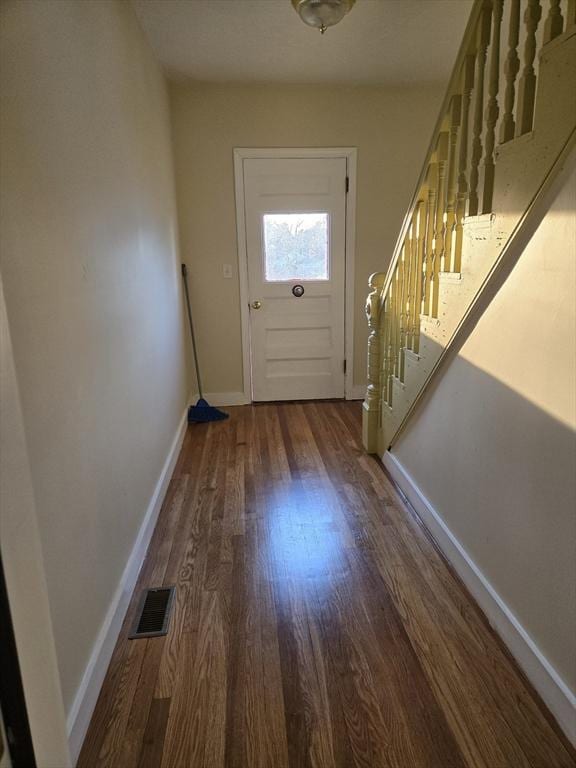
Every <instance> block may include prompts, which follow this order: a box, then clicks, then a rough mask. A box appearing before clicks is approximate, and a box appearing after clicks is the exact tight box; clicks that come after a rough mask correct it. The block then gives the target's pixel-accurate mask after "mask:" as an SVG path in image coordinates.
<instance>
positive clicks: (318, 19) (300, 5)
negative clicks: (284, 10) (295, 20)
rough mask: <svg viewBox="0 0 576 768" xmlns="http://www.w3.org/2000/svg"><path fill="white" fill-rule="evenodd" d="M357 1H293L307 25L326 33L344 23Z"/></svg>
mask: <svg viewBox="0 0 576 768" xmlns="http://www.w3.org/2000/svg"><path fill="white" fill-rule="evenodd" d="M355 2H356V0H292V5H293V6H294V8H295V9H296V11H297V12H298V15H299V16H300V18H301V19H302V21H303V22H304V23H305V24H308V26H310V27H316V28H317V29H319V30H320V31H321V32H324V31H325V30H326V29H327V28H328V27H333V26H334V24H338V22H339V21H342V19H343V18H344V16H346V14H347V13H348V11H349V10H350V8H352V6H353V5H354V3H355Z"/></svg>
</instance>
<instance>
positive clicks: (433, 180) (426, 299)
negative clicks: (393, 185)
mask: <svg viewBox="0 0 576 768" xmlns="http://www.w3.org/2000/svg"><path fill="white" fill-rule="evenodd" d="M426 178H427V183H428V197H427V201H426V235H425V238H426V241H425V248H424V260H425V263H424V267H423V272H424V287H423V291H422V293H423V296H422V314H423V315H430V314H431V308H432V301H431V294H432V270H433V258H434V253H433V250H434V221H435V219H434V217H435V215H436V190H437V188H438V164H437V163H436V162H433V163H430V165H429V166H428V175H427V177H426Z"/></svg>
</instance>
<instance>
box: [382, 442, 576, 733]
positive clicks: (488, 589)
mask: <svg viewBox="0 0 576 768" xmlns="http://www.w3.org/2000/svg"><path fill="white" fill-rule="evenodd" d="M382 461H383V463H384V466H385V467H386V469H387V470H388V471H389V472H390V474H391V475H392V477H393V479H394V480H395V481H396V482H397V483H398V486H399V487H400V489H401V490H402V492H403V493H404V494H405V495H406V498H407V499H408V501H409V502H410V504H412V506H413V507H414V509H415V510H416V512H417V513H418V515H419V516H420V517H421V518H422V521H423V522H424V523H425V525H426V527H427V528H428V530H429V531H430V533H431V534H432V536H433V537H434V539H435V540H436V542H437V544H438V545H439V547H440V549H441V550H442V552H443V553H444V555H445V556H446V558H447V559H448V560H449V562H450V563H451V565H452V566H453V567H454V570H455V571H456V572H457V574H458V575H459V576H460V578H461V579H462V581H463V582H464V584H465V585H466V587H467V588H468V590H469V591H470V593H471V594H472V595H473V597H474V599H475V600H476V602H477V603H478V605H479V606H480V608H481V609H482V611H483V612H484V614H485V615H486V617H487V619H488V621H489V622H490V624H491V626H492V627H493V628H494V629H495V630H496V632H497V633H498V635H499V636H500V637H501V638H502V640H503V641H504V643H505V644H506V646H507V647H508V649H509V650H510V652H511V654H512V655H513V656H514V658H515V659H516V661H517V662H518V664H519V665H520V667H521V668H522V669H523V670H524V673H525V674H526V676H527V677H528V679H529V680H530V682H531V683H532V685H533V686H534V688H535V689H536V690H537V691H538V693H539V694H540V696H541V697H542V699H543V701H544V703H545V704H546V706H547V707H548V709H549V710H550V712H551V713H552V714H553V715H554V717H555V718H556V720H557V722H558V724H559V726H560V727H561V728H562V730H563V731H564V733H565V734H566V736H567V737H568V739H569V740H570V741H571V742H572V744H575V745H576V696H575V695H574V693H573V692H572V691H571V690H570V689H569V688H568V686H567V685H566V683H565V682H564V681H563V680H562V678H561V677H560V675H559V674H558V672H556V670H555V669H554V668H553V667H552V665H551V664H550V662H549V661H548V660H547V659H546V657H545V656H544V655H543V653H542V651H541V650H540V649H539V648H538V646H537V645H536V644H535V642H534V641H533V640H532V638H531V637H530V635H529V634H528V633H527V632H526V630H525V629H524V627H523V626H522V625H521V624H520V622H519V621H518V619H517V618H516V616H514V614H513V613H512V611H511V610H510V608H509V607H508V606H507V605H506V603H505V602H504V601H503V600H502V598H501V597H500V595H499V594H498V593H497V592H496V590H495V589H494V587H493V586H492V585H491V584H490V582H489V581H488V580H487V579H486V577H485V576H484V574H483V573H482V571H481V570H480V569H479V568H478V566H477V565H476V564H475V563H474V561H473V560H472V559H471V557H470V555H469V554H468V553H467V551H466V550H465V549H464V547H463V546H462V544H461V543H460V542H459V541H458V539H457V538H456V537H455V536H454V534H453V533H452V531H451V530H450V529H449V528H448V526H447V525H446V523H445V522H444V521H443V520H442V518H441V517H440V515H439V514H438V512H437V511H436V510H435V509H434V508H433V507H432V505H431V504H430V502H429V501H428V499H426V497H425V496H424V494H423V493H422V491H421V490H420V489H419V488H418V486H417V485H416V483H415V482H414V480H412V478H411V477H410V475H409V474H408V473H407V472H406V470H405V469H404V467H403V466H402V465H401V464H400V462H399V461H398V459H397V458H396V457H395V456H394V455H393V454H391V453H390V451H386V453H385V454H384V456H383V457H382Z"/></svg>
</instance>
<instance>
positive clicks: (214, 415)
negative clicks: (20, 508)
mask: <svg viewBox="0 0 576 768" xmlns="http://www.w3.org/2000/svg"><path fill="white" fill-rule="evenodd" d="M227 418H228V414H227V413H225V412H224V411H220V410H218V408H213V407H212V406H211V405H210V404H209V403H207V402H206V400H204V399H203V398H200V400H198V402H197V403H196V405H191V406H190V408H188V423H189V424H193V423H196V424H199V423H202V422H206V421H222V420H223V419H227Z"/></svg>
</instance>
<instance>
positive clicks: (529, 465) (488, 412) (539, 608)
mask: <svg viewBox="0 0 576 768" xmlns="http://www.w3.org/2000/svg"><path fill="white" fill-rule="evenodd" d="M431 343H432V344H433V345H435V343H434V342H431V340H430V339H428V338H426V337H423V339H422V344H423V346H424V345H426V346H428V348H430V344H431ZM498 346H499V350H498V351H499V354H501V355H502V359H503V360H509V359H514V358H510V355H514V354H515V353H514V352H513V351H508V350H507V349H502V344H500V345H498ZM467 351H468V350H467V349H466V348H465V349H464V353H465V354H466V353H467ZM516 357H518V355H517V356H516ZM535 363H536V364H537V360H536V361H535V360H534V359H533V357H532V356H530V355H529V354H528V355H524V356H523V358H522V361H520V363H519V365H520V369H519V370H518V371H517V375H518V378H519V380H520V383H521V384H523V383H524V375H525V373H526V371H523V370H522V368H523V367H526V368H527V370H528V369H529V368H532V372H531V373H530V375H529V380H530V381H529V384H530V389H531V392H532V393H533V395H534V396H533V397H531V399H528V398H527V397H526V396H524V394H520V393H519V392H518V391H516V390H515V388H514V387H513V386H511V385H510V383H504V382H503V381H501V380H499V379H498V378H496V377H495V376H493V375H491V374H489V373H487V372H485V371H484V370H482V369H481V368H479V367H478V366H477V365H474V364H473V363H471V362H470V361H469V360H467V359H466V357H465V356H464V354H462V353H460V354H458V355H457V356H455V357H454V358H453V359H451V360H450V361H449V362H447V364H445V366H444V368H443V370H442V372H441V374H440V376H438V377H437V378H436V380H435V381H433V383H432V384H431V385H430V387H429V389H428V392H427V393H426V395H425V396H424V397H423V399H422V401H421V402H420V403H419V405H418V407H417V409H416V411H415V413H414V414H413V415H412V417H411V419H410V421H409V423H408V425H407V427H406V428H405V430H404V432H403V433H402V434H401V435H400V436H399V438H398V439H397V441H396V442H395V444H394V446H393V448H392V453H393V454H394V455H395V456H396V457H397V459H398V460H399V462H400V463H401V465H402V466H403V467H404V469H405V470H406V472H407V473H408V474H409V475H410V476H411V477H412V478H413V480H414V482H415V483H416V485H417V486H418V487H419V488H420V490H421V491H422V493H423V494H424V496H425V497H426V498H427V499H428V501H429V502H430V504H431V505H432V506H433V507H434V508H435V509H436V511H437V512H438V514H439V515H440V516H441V517H442V519H443V520H444V521H445V523H446V524H447V526H448V527H449V528H450V530H451V532H452V533H453V534H454V536H455V537H456V538H457V539H458V540H459V542H460V543H461V544H462V546H463V547H464V549H465V550H466V551H467V552H468V554H469V556H470V557H471V558H472V560H473V561H474V562H475V563H476V565H477V566H478V568H479V569H480V570H481V571H482V572H483V573H484V575H485V577H486V578H487V579H488V581H489V582H490V583H491V584H492V586H493V587H494V589H495V590H496V592H497V593H498V594H499V595H500V597H501V598H502V599H503V600H504V602H505V603H506V604H507V605H508V606H509V608H510V609H511V610H512V612H513V613H514V614H515V615H516V617H517V618H518V620H519V621H520V623H521V624H522V626H523V627H524V628H525V629H526V631H527V632H528V634H529V635H530V636H531V637H532V639H533V640H534V642H535V643H536V645H537V646H538V647H539V648H540V649H541V651H542V653H543V654H544V655H545V656H546V658H547V659H548V660H549V661H550V663H551V664H552V665H553V666H554V667H555V669H556V670H557V671H558V673H559V675H560V677H561V678H562V679H563V680H564V681H565V682H566V684H567V685H568V686H569V687H570V688H571V689H572V690H576V664H575V658H574V652H573V638H574V637H575V636H576V512H575V510H576V433H575V431H574V429H573V427H572V426H571V425H570V423H569V420H570V418H573V415H574V395H573V392H571V391H570V389H571V388H570V379H571V378H572V379H573V377H570V376H568V377H563V381H561V382H560V381H558V379H557V376H556V375H555V373H554V372H553V371H546V370H536V372H534V365H535ZM506 367H510V366H506V364H504V365H503V368H504V369H506ZM523 388H524V387H523ZM525 391H526V389H525ZM550 393H551V394H550ZM536 400H538V401H539V402H535V401H536ZM560 405H564V408H563V412H564V414H565V418H558V415H553V414H552V413H551V410H552V407H554V408H555V409H556V411H558V409H559V407H560Z"/></svg>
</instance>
